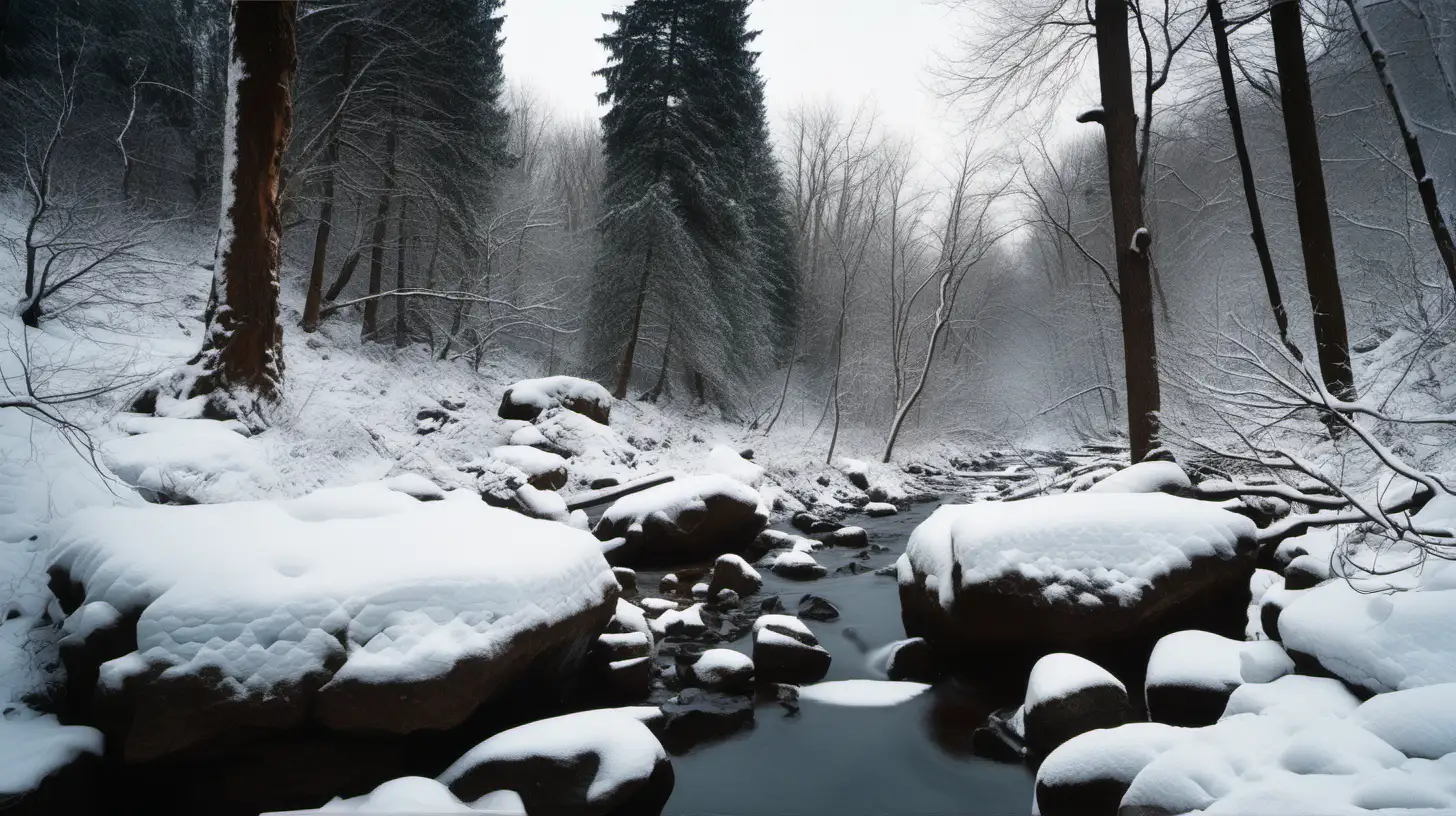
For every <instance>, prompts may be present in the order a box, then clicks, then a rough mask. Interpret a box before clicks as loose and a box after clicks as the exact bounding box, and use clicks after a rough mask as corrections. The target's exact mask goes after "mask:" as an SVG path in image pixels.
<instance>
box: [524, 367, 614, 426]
mask: <svg viewBox="0 0 1456 816" xmlns="http://www.w3.org/2000/svg"><path fill="white" fill-rule="evenodd" d="M551 408H565V409H567V410H568V411H575V412H576V413H578V414H581V415H582V416H585V417H588V418H590V419H592V420H593V421H596V422H600V423H601V424H603V425H606V424H607V422H608V421H609V420H610V419H611V416H612V395H611V394H609V393H608V392H607V389H605V388H603V387H601V386H600V385H598V384H597V383H594V382H592V381H591V380H583V379H581V378H580V377H564V376H558V377H541V378H539V379H534V380H521V381H519V382H516V383H514V384H513V385H511V387H510V388H507V389H506V392H505V393H504V394H502V395H501V404H500V410H499V411H498V413H499V414H500V417H501V418H502V419H525V420H533V419H535V418H536V417H538V416H540V415H541V413H542V412H544V411H547V410H549V409H551Z"/></svg>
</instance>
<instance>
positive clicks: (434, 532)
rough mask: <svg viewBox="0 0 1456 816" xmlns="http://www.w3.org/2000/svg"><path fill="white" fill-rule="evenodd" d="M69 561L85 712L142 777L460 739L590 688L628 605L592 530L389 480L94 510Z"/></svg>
mask: <svg viewBox="0 0 1456 816" xmlns="http://www.w3.org/2000/svg"><path fill="white" fill-rule="evenodd" d="M52 552H53V556H52V564H51V568H50V569H51V585H52V587H53V591H54V592H55V593H56V595H57V597H58V598H59V599H60V601H61V604H62V606H63V608H64V609H65V610H66V611H67V612H68V613H69V614H70V615H72V617H74V618H76V623H75V624H68V626H67V631H66V635H65V638H64V642H63V644H62V650H63V655H64V659H65V660H66V662H67V664H68V666H74V667H76V668H77V669H78V670H76V671H74V672H71V673H70V677H69V686H68V688H67V695H66V697H67V700H68V702H69V704H70V705H71V707H72V708H73V709H74V710H73V712H72V715H73V716H81V717H83V718H85V719H87V720H88V721H92V722H95V723H96V724H97V725H98V726H99V727H100V728H101V730H102V731H103V732H105V734H106V738H107V745H108V751H109V752H111V753H113V754H115V755H116V756H117V757H119V758H120V759H122V760H124V761H126V762H131V763H141V762H147V761H150V760H173V759H177V758H179V757H185V756H187V755H190V754H195V753H198V752H207V751H211V750H213V749H215V748H217V747H218V746H232V745H237V744H242V743H248V742H251V741H256V740H262V739H266V738H274V737H283V736H284V735H294V734H298V733H308V734H311V735H315V736H317V735H321V734H330V733H333V734H339V735H347V736H341V738H342V739H348V738H353V736H354V735H359V734H376V735H378V734H395V735H403V734H410V733H413V732H419V731H435V730H445V729H450V728H453V727H455V726H457V725H460V724H462V723H464V722H465V721H466V720H467V719H470V718H471V717H472V716H474V715H476V713H477V712H478V711H480V710H481V709H482V708H484V707H487V706H489V705H490V704H491V702H492V701H493V700H495V699H496V698H498V697H500V696H502V695H504V694H506V693H507V692H508V691H516V690H523V689H524V688H525V687H527V686H528V687H529V688H533V689H538V690H539V689H540V688H542V686H540V685H539V681H540V680H541V679H543V678H554V679H559V680H560V681H562V682H566V681H569V680H570V679H571V678H573V677H575V676H576V675H577V674H578V672H579V669H580V667H581V665H582V663H583V661H584V660H585V657H586V654H587V651H588V650H589V649H590V648H591V646H592V644H593V642H594V641H595V639H596V636H597V634H598V633H600V632H601V631H602V630H603V628H604V627H605V626H606V624H607V621H608V619H609V618H610V617H611V616H612V612H613V609H614V606H615V600H616V595H617V591H618V590H617V582H616V580H615V578H614V577H613V576H612V572H611V568H610V567H609V566H608V565H607V563H606V561H605V560H604V559H603V558H602V556H601V553H600V547H599V545H598V543H597V542H596V541H595V540H594V539H592V537H591V536H590V535H589V534H587V533H584V532H581V531H578V530H574V529H571V528H570V527H567V526H565V525H561V524H554V523H550V522H544V521H538V520H534V519H529V518H526V517H525V516H522V515H520V514H519V513H514V512H510V511H507V510H502V509H498V508H493V507H490V506H488V505H486V504H484V503H483V502H481V501H479V500H478V499H476V498H475V497H474V496H471V495H469V494H468V493H466V492H464V491H456V492H454V493H451V494H449V495H448V496H447V497H446V498H444V499H442V500H439V501H432V502H420V501H416V500H415V499H413V498H410V497H409V496H406V495H404V494H401V493H398V492H395V491H392V490H390V489H388V488H387V487H385V486H383V485H380V484H378V483H375V484H365V485H359V486H356V487H350V488H337V489H330V490H322V491H318V492H316V493H313V494H310V495H308V496H304V497H302V498H299V499H293V500H288V501H279V502H239V503H234V504H221V505H197V506H186V507H172V506H144V507H135V508H106V509H94V510H86V511H82V512H81V513H78V514H77V515H76V516H74V517H73V518H72V520H71V522H70V523H69V525H68V526H67V527H66V528H65V529H64V530H63V531H61V533H60V534H59V536H58V539H57V541H56V544H55V546H54V548H53V550H52ZM531 677H534V681H533V683H526V682H525V681H527V679H528V678H531ZM523 684H524V685H523Z"/></svg>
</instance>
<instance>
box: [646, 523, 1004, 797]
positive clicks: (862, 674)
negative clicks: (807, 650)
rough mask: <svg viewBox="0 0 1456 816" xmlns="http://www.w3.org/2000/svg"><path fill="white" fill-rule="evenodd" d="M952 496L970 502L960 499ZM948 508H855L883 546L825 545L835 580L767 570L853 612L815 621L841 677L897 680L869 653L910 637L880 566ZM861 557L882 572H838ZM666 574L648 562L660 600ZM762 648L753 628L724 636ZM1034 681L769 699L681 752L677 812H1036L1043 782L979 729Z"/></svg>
mask: <svg viewBox="0 0 1456 816" xmlns="http://www.w3.org/2000/svg"><path fill="white" fill-rule="evenodd" d="M947 500H949V501H964V499H958V498H950V497H948V499H947ZM937 506H938V505H937V504H936V503H925V504H917V505H913V506H912V507H910V508H909V509H908V511H902V512H901V513H900V514H899V515H896V516H889V517H886V518H879V519H871V518H867V517H863V516H854V517H851V518H849V519H846V520H845V521H846V523H849V524H854V525H857V526H860V527H863V528H865V530H867V531H868V532H869V534H870V541H871V544H872V545H875V544H878V545H880V546H882V547H885V548H887V549H885V550H872V551H869V552H868V554H869V558H868V559H867V560H865V559H862V558H857V557H855V556H856V555H859V554H860V553H862V552H865V551H859V550H853V549H847V548H823V549H819V550H816V551H815V552H814V558H815V560H817V561H818V562H819V563H820V564H822V565H824V566H825V567H827V568H828V569H829V571H830V575H829V576H827V577H825V578H821V579H819V580H816V581H791V580H788V579H785V578H781V577H779V576H777V575H774V574H773V573H771V572H769V571H768V570H766V569H763V568H760V570H759V571H760V573H762V575H763V577H764V587H763V590H762V592H761V594H760V597H768V596H770V595H777V596H779V598H780V599H781V600H782V601H783V602H784V606H785V611H786V612H787V613H789V614H793V613H794V612H795V611H796V610H797V607H798V603H799V599H800V597H802V596H803V595H804V594H805V593H813V594H815V595H818V596H820V597H822V598H826V599H828V600H829V601H830V602H831V603H833V604H834V605H835V606H836V607H838V608H839V612H840V617H839V619H837V620H834V621H829V622H819V621H805V622H806V623H807V624H808V625H809V628H810V629H812V630H813V631H814V634H815V635H816V636H817V637H818V638H819V641H820V643H821V644H822V645H823V646H824V647H825V648H826V649H828V650H829V652H830V653H831V654H832V655H833V656H834V662H833V663H832V664H831V666H830V669H829V675H828V677H827V678H826V679H827V680H848V679H854V678H870V679H883V678H882V677H880V676H878V675H877V674H876V672H875V671H874V670H873V669H872V668H871V667H870V665H869V664H868V662H867V660H866V658H867V654H866V649H868V650H869V651H873V650H874V649H875V648H876V647H879V646H881V645H884V644H886V643H889V642H891V641H894V640H899V639H901V638H903V637H905V630H904V628H903V626H902V625H901V623H900V601H899V595H898V590H897V585H896V582H895V579H894V577H892V576H882V575H875V574H874V572H873V570H875V569H877V568H879V567H882V566H885V565H888V564H893V563H894V561H895V559H897V558H899V556H900V554H901V553H902V552H904V550H905V543H906V540H907V539H908V538H909V535H910V532H911V531H912V530H913V529H914V528H915V525H916V524H918V523H920V522H921V521H923V520H924V519H925V518H926V517H927V516H929V515H930V513H931V512H933V511H934V509H935V508H936V507H937ZM851 562H856V563H859V564H862V565H863V566H865V567H868V568H869V570H870V571H868V572H863V573H860V574H857V575H847V574H836V573H835V570H836V569H838V568H839V567H841V566H844V565H845V564H849V563H851ZM663 574H664V572H663V571H640V572H639V573H638V586H639V587H640V588H641V591H642V594H643V595H652V594H654V590H655V588H656V586H657V583H658V581H659V580H660V579H661V577H662V575H663ZM720 645H723V646H727V647H729V648H733V649H737V650H739V651H741V652H744V653H752V650H753V644H752V641H751V635H744V636H743V637H741V638H739V639H738V640H736V641H734V642H732V643H727V644H720ZM1019 696H1020V689H1016V690H1014V691H1011V690H1006V689H1002V690H1000V691H988V690H986V689H973V688H970V687H968V686H966V685H965V684H964V683H961V682H958V681H945V682H942V683H938V684H937V685H936V686H935V687H934V688H933V689H932V690H931V691H929V692H926V693H925V694H922V695H920V696H919V697H917V698H914V699H912V700H910V701H909V702H906V703H903V704H901V705H897V706H892V707H884V708H858V707H845V706H831V705H825V704H821V703H815V702H813V701H810V700H803V701H801V702H800V703H799V709H798V711H797V712H791V711H789V710H788V709H786V708H785V707H784V706H781V705H779V704H778V703H776V702H772V701H769V702H761V703H760V704H759V705H758V706H757V708H756V709H755V716H754V724H753V727H752V728H751V729H748V730H744V731H740V732H738V733H737V734H734V735H733V736H731V737H728V738H726V739H722V740H719V741H716V742H711V743H707V744H701V745H698V746H696V747H693V748H691V749H689V750H688V751H686V752H685V753H683V754H681V755H678V756H674V758H673V769H674V771H675V772H676V774H677V785H676V787H675V789H674V791H673V795H672V799H671V800H670V801H669V802H668V806H667V810H666V812H667V813H668V814H672V816H708V815H709V814H713V815H714V816H716V815H717V814H733V815H734V816H792V815H795V814H806V815H807V814H815V815H816V816H818V815H820V814H823V815H825V816H827V815H828V814H835V815H836V816H853V815H854V814H865V816H881V814H891V813H893V814H937V815H938V814H967V815H970V814H988V815H989V814H995V816H1001V815H1002V814H1022V813H1026V812H1028V811H1029V809H1030V806H1031V801H1032V783H1033V777H1032V774H1031V772H1030V771H1028V770H1027V769H1026V767H1025V766H1024V765H1020V764H1002V763H997V762H993V761H990V760H986V759H981V758H979V757H976V756H972V755H971V753H970V738H971V732H972V731H973V730H974V729H975V728H976V727H977V726H979V725H982V724H983V723H984V721H985V716H986V714H988V713H989V712H990V711H991V710H993V709H994V708H998V707H1001V706H1004V705H1007V704H1014V703H1016V702H1019V700H1018V699H1017V698H1018V697H1019Z"/></svg>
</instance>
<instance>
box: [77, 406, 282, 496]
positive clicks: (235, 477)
mask: <svg viewBox="0 0 1456 816" xmlns="http://www.w3.org/2000/svg"><path fill="white" fill-rule="evenodd" d="M138 427H144V428H153V430H148V431H146V432H145V433H139V434H136V435H135V436H127V437H121V438H119V439H112V440H110V441H108V442H105V443H103V444H102V446H101V460H102V462H104V463H105V464H106V466H107V467H108V468H109V469H110V470H111V472H112V473H114V474H116V476H117V478H119V479H121V480H122V481H123V482H126V483H127V484H129V485H131V486H132V487H135V488H137V489H138V490H141V491H142V492H143V495H145V496H148V497H149V498H155V499H169V500H176V499H183V500H187V501H192V502H203V503H206V502H209V501H221V500H226V499H232V498H236V497H238V496H251V497H258V496H262V495H264V494H265V493H266V492H267V491H268V490H269V489H270V488H272V487H274V486H275V485H276V484H277V475H276V474H275V473H274V471H273V468H272V467H271V466H270V465H269V464H268V459H267V456H266V455H265V452H264V448H263V445H262V443H261V442H260V441H258V440H253V439H249V438H247V437H246V436H244V435H242V434H239V433H237V432H236V431H235V430H233V429H232V428H231V427H229V426H228V424H227V423H222V422H214V421H212V420H179V419H172V420H159V421H157V422H154V423H143V424H141V425H139V426H138Z"/></svg>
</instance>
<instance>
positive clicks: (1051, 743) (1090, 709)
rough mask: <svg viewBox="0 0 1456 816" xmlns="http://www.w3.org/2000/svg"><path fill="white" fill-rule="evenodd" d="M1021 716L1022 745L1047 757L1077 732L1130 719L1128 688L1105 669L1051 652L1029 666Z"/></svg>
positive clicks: (1117, 723)
mask: <svg viewBox="0 0 1456 816" xmlns="http://www.w3.org/2000/svg"><path fill="white" fill-rule="evenodd" d="M1021 716H1022V723H1023V727H1024V734H1023V738H1024V739H1025V741H1026V747H1027V749H1028V750H1029V751H1031V752H1032V753H1033V754H1036V755H1038V756H1046V755H1047V754H1049V753H1051V752H1052V750H1054V749H1055V748H1056V747H1057V746H1059V745H1061V744H1062V743H1064V742H1066V741H1067V740H1069V739H1071V738H1072V737H1075V736H1077V735H1078V734H1083V733H1086V732H1088V731H1091V730H1093V729H1096V728H1115V727H1116V726H1119V725H1122V724H1124V723H1127V722H1131V721H1132V719H1133V710H1132V705H1131V703H1129V702H1128V699H1127V688H1126V687H1124V686H1123V685H1122V681H1120V680H1118V679H1117V678H1116V677H1113V676H1112V674H1111V673H1110V672H1108V671H1107V670H1106V669H1104V668H1102V667H1101V666H1099V665H1097V664H1096V663H1093V662H1092V661H1090V660H1087V659H1085V658H1081V657H1078V656H1077V655H1073V654H1066V653H1055V654H1049V655H1047V656H1045V657H1043V658H1042V659H1041V660H1038V661H1037V662H1036V665H1035V666H1033V667H1032V669H1031V676H1030V677H1029V678H1028V679H1027V682H1026V700H1025V702H1023V703H1022V714H1021Z"/></svg>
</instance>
